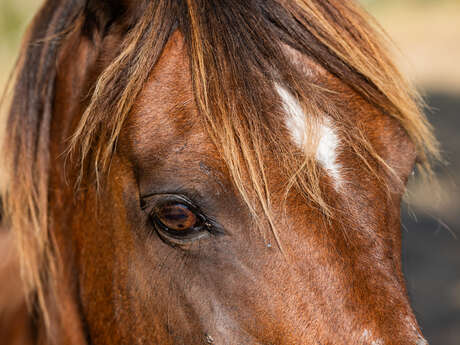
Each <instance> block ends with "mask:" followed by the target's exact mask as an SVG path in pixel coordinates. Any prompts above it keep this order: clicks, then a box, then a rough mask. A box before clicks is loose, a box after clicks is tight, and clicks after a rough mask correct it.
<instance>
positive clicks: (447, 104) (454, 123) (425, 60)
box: [0, 0, 460, 345]
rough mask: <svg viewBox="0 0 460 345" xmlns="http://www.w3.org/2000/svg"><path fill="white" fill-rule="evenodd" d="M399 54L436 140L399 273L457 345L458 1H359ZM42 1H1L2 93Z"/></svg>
mask: <svg viewBox="0 0 460 345" xmlns="http://www.w3.org/2000/svg"><path fill="white" fill-rule="evenodd" d="M361 2H362V3H363V5H364V6H365V7H366V8H367V9H368V10H369V11H370V12H371V13H372V14H373V15H374V16H375V17H377V19H378V21H379V22H380V23H381V24H382V26H383V27H384V29H385V30H386V31H387V32H388V34H389V36H390V37H391V38H392V39H393V41H394V42H395V43H396V45H397V46H398V47H399V48H400V51H399V54H398V55H397V57H398V59H397V60H398V61H397V62H398V64H399V65H400V67H401V69H402V70H403V71H405V73H407V75H409V77H410V78H411V79H412V80H413V81H414V82H415V83H416V84H417V86H418V88H419V90H420V91H421V93H422V94H423V96H424V98H425V100H426V102H427V104H428V106H429V108H428V109H427V115H428V117H429V119H430V121H431V123H432V124H433V126H434V128H435V131H436V135H437V137H438V138H439V140H440V141H441V144H442V150H443V155H444V158H445V160H446V164H445V165H442V166H441V165H439V166H437V168H436V172H437V177H438V184H439V186H434V185H427V184H424V183H422V182H421V180H420V179H418V178H417V176H415V178H413V180H412V181H411V182H410V184H409V192H408V195H407V199H408V201H409V203H408V204H407V205H410V206H407V205H405V206H404V207H403V242H404V248H403V257H404V271H405V274H406V280H407V285H408V290H409V294H410V297H411V301H412V305H413V307H414V309H415V312H416V315H417V317H418V320H419V322H420V325H421V327H422V330H423V332H424V335H425V336H426V338H427V339H428V340H429V342H430V344H431V345H459V344H460V189H459V185H460V140H459V136H460V0H361ZM40 3H41V1H39V0H0V90H3V88H4V85H5V82H6V81H7V79H8V75H9V71H10V70H11V68H12V66H13V64H14V60H15V57H16V55H17V53H18V50H19V45H20V40H21V37H22V35H23V33H24V30H25V27H26V25H27V23H28V22H29V21H30V19H31V17H32V15H33V13H34V11H35V10H36V9H37V7H38V6H39V4H40Z"/></svg>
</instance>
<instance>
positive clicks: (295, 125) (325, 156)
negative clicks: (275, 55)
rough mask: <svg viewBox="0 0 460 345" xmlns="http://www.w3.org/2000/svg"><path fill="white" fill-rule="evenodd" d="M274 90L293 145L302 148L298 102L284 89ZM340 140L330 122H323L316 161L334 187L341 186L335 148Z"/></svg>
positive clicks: (303, 131)
mask: <svg viewBox="0 0 460 345" xmlns="http://www.w3.org/2000/svg"><path fill="white" fill-rule="evenodd" d="M276 90H277V91H278V94H279V95H280V97H281V99H282V101H283V107H284V110H285V111H286V113H287V115H288V116H287V118H286V127H287V129H288V130H289V132H290V133H291V136H292V139H293V140H294V143H295V144H296V145H297V146H299V147H300V148H304V145H305V142H306V138H305V134H306V130H307V128H306V127H307V121H306V114H305V113H304V112H303V109H302V106H301V105H300V103H299V101H298V100H297V99H296V98H295V97H294V96H293V95H292V94H291V93H290V92H289V91H288V90H287V89H285V88H284V87H282V86H280V85H279V84H276ZM339 143H340V140H339V138H338V137H337V135H336V134H335V132H334V130H333V129H332V128H331V126H330V121H328V120H327V119H325V120H324V123H323V124H322V125H321V128H320V139H319V143H318V148H317V151H316V159H317V160H318V161H319V162H320V163H321V165H322V166H323V168H324V169H326V171H327V172H328V173H329V175H330V176H331V177H332V178H333V179H334V182H335V185H336V187H339V186H340V184H341V182H342V181H341V177H340V164H338V163H337V147H338V146H339Z"/></svg>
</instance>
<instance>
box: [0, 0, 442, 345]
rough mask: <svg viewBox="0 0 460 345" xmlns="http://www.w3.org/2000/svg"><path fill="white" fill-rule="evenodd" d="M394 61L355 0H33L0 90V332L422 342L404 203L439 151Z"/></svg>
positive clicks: (95, 340)
mask: <svg viewBox="0 0 460 345" xmlns="http://www.w3.org/2000/svg"><path fill="white" fill-rule="evenodd" d="M393 59H394V58H393V56H392V48H391V45H390V43H389V40H388V39H387V38H386V36H385V33H384V32H383V30H382V29H381V28H380V27H379V26H378V24H377V23H376V22H375V20H374V19H373V18H372V17H371V16H370V15H368V14H367V13H366V12H365V10H363V9H362V8H361V7H360V5H358V4H357V3H355V2H354V1H340V0H245V1H240V0H236V1H235V0H233V1H230V0H131V1H127V0H46V1H45V2H44V4H43V5H42V7H41V9H40V10H39V12H38V13H37V14H36V16H35V18H34V19H33V22H32V24H31V25H30V27H29V29H28V30H27V33H26V36H25V39H24V43H23V46H22V50H21V53H20V56H19V58H18V62H17V64H16V68H15V70H14V73H13V79H12V80H14V81H13V82H12V84H10V88H9V90H10V91H9V93H8V94H10V95H11V97H10V98H8V97H6V98H5V99H10V101H9V102H8V107H9V108H8V109H9V111H8V113H7V115H6V120H5V121H6V122H5V123H6V126H5V128H6V129H5V134H4V143H3V147H2V150H3V151H2V152H3V153H2V159H3V163H2V166H3V170H4V172H5V174H6V182H5V183H4V185H5V188H3V190H2V200H3V205H4V212H3V213H4V214H3V220H2V222H3V229H4V230H2V231H4V233H5V234H7V235H5V238H8V242H6V243H8V245H7V247H9V248H12V249H11V250H12V251H13V255H12V259H11V262H12V264H11V265H12V266H11V267H14V269H11V267H10V269H11V271H10V272H13V273H14V275H15V279H14V284H16V285H15V286H16V287H15V288H14V289H9V290H8V291H9V292H8V293H9V294H10V296H13V295H14V296H15V297H14V298H12V297H11V298H9V299H8V298H3V299H2V300H1V301H2V304H8V302H11V303H10V307H11V306H12V307H11V308H10V310H12V311H11V312H10V313H2V329H3V330H4V331H3V334H6V333H5V330H12V329H14V330H18V329H19V330H22V331H15V332H13V331H11V332H9V333H8V336H10V337H11V338H9V339H8V338H7V336H6V335H4V336H2V342H3V341H5V342H3V343H6V344H12V343H14V341H16V342H18V341H19V342H24V343H26V341H28V342H29V343H30V344H76V345H83V344H85V345H90V344H94V345H96V344H161V345H167V344H171V345H172V344H207V345H225V344H226V345H239V344H254V345H256V344H264V345H268V344H271V345H275V344H276V345H282V344H290V345H292V344H305V345H314V344H322V345H325V344H350V345H351V344H359V345H391V344H399V345H402V344H407V345H426V344H427V342H426V340H425V338H424V337H423V336H422V333H421V330H420V327H419V326H418V324H417V321H416V318H415V316H414V312H413V311H412V309H411V306H410V302H409V298H408V295H407V291H406V288H405V282H404V277H403V274H402V271H401V231H400V228H401V225H400V205H401V202H402V197H403V195H404V191H405V185H406V182H407V180H408V177H409V176H410V174H411V172H412V171H413V169H414V166H415V165H416V164H418V166H419V167H420V169H421V170H422V171H425V173H426V175H430V172H431V168H430V162H432V161H433V160H434V159H437V158H438V157H439V153H438V152H439V151H438V146H437V142H436V139H435V137H434V135H433V133H432V130H431V127H430V125H429V123H428V122H427V120H426V118H425V117H424V115H423V112H422V103H421V99H420V97H419V96H418V94H417V92H416V91H415V89H414V87H413V86H412V85H411V84H410V83H409V82H408V81H407V80H406V78H405V77H404V76H403V75H402V74H401V73H400V72H399V71H398V69H397V67H396V66H395V64H394V62H393ZM5 103H6V101H5V102H4V104H5ZM11 280H13V278H11ZM5 282H6V281H5V280H2V285H3V284H5ZM18 282H19V283H18ZM6 285H7V284H5V285H4V287H5V286H6ZM19 286H22V288H19ZM2 290H5V289H4V288H2ZM12 300H14V301H12ZM3 309H4V305H2V310H3ZM7 316H11V317H7ZM13 326H14V328H12V327H13ZM15 337H16V338H15ZM18 337H22V338H18ZM18 339H21V340H18Z"/></svg>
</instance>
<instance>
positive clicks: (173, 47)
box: [126, 32, 212, 158]
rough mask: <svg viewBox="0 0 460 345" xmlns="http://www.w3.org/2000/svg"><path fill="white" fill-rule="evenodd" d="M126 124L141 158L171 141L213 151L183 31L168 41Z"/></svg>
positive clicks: (136, 152) (158, 150)
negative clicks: (195, 95)
mask: <svg viewBox="0 0 460 345" xmlns="http://www.w3.org/2000/svg"><path fill="white" fill-rule="evenodd" d="M126 127H127V132H128V137H129V141H130V146H131V147H132V149H133V150H134V152H135V154H136V155H138V156H140V157H141V158H142V156H145V155H151V154H153V153H155V154H157V153H158V152H161V151H163V147H164V146H165V145H168V144H170V145H176V144H177V145H179V146H183V145H184V144H187V147H188V148H194V149H195V151H200V152H209V151H210V146H211V145H212V143H211V141H210V139H209V138H208V136H207V135H206V131H205V129H204V126H203V124H202V122H201V120H200V117H199V114H198V110H197V108H196V105H195V101H194V93H193V89H192V82H191V75H190V68H189V59H188V56H187V51H186V47H185V45H184V41H183V37H182V35H181V34H180V33H178V32H175V33H174V34H173V35H172V36H171V38H170V40H169V41H168V43H167V44H166V47H165V49H164V51H163V53H162V55H161V57H160V59H159V61H158V63H157V64H156V66H155V67H154V69H153V70H152V72H151V73H150V76H149V78H148V80H147V82H146V83H145V85H144V87H143V89H142V91H141V93H140V94H139V96H138V98H137V99H136V102H135V104H134V106H133V110H132V111H131V113H130V116H129V118H128V123H127V126H126Z"/></svg>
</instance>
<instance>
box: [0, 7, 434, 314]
mask: <svg viewBox="0 0 460 345" xmlns="http://www.w3.org/2000/svg"><path fill="white" fill-rule="evenodd" d="M86 5H87V4H86V1H84V0H73V1H59V0H49V1H47V2H46V3H45V4H44V6H43V8H42V9H41V11H40V12H39V13H38V14H37V16H36V17H35V20H34V22H33V24H32V25H31V27H30V28H29V31H28V35H27V38H26V40H25V43H24V45H23V49H22V53H21V56H20V58H19V62H18V67H17V73H16V74H17V76H16V81H15V85H14V87H13V99H12V103H11V110H10V112H9V115H8V119H7V129H6V136H5V143H4V148H3V152H4V153H3V155H4V156H5V158H6V163H5V164H4V165H3V166H4V167H5V168H4V169H6V171H7V174H8V178H9V180H8V187H7V189H6V190H5V191H3V199H4V200H5V212H6V221H7V222H9V225H10V226H11V228H12V229H13V231H14V233H15V235H16V239H17V243H18V246H19V251H20V254H21V259H22V260H21V261H22V272H23V276H24V280H25V283H26V286H27V291H29V292H32V291H35V292H36V294H37V296H38V300H39V304H40V306H41V309H42V312H43V315H44V316H45V321H46V320H47V312H46V306H45V302H44V301H45V294H46V295H53V293H54V290H53V283H52V282H53V279H52V277H53V276H54V275H55V274H57V270H58V268H57V267H56V265H55V264H54V263H55V255H56V252H55V250H54V247H53V235H52V234H51V233H49V232H48V222H49V219H48V214H47V212H48V211H47V209H48V205H47V201H48V199H47V195H48V177H49V176H48V167H49V165H50V164H52V162H49V131H50V122H51V120H52V111H51V110H52V109H51V102H52V97H53V93H54V89H53V87H54V78H55V75H56V67H55V61H56V59H57V56H58V54H59V48H60V46H61V43H62V42H64V41H65V38H66V34H67V33H68V32H71V31H73V30H84V28H85V25H86V24H87V17H86V16H87V12H86V9H87V8H88V7H87V6H86ZM136 14H137V15H133V17H132V23H129V25H127V27H128V28H129V30H128V31H127V33H126V38H125V40H124V42H123V44H122V45H121V47H120V51H119V53H118V56H117V57H116V58H115V59H114V60H113V61H112V62H111V63H110V64H109V66H108V67H107V68H106V69H105V70H104V71H103V73H102V74H101V75H100V77H99V78H98V80H97V82H96V84H95V86H94V88H93V92H92V94H91V95H89V96H90V100H89V102H88V107H87V110H86V112H85V113H84V115H83V117H82V119H81V121H80V123H79V125H78V128H77V131H76V132H75V135H74V136H73V137H72V138H71V140H70V143H69V145H70V146H69V151H68V152H69V153H70V156H69V158H68V162H69V163H68V164H69V167H72V166H74V165H77V166H78V168H79V171H80V172H79V179H80V181H81V180H82V179H85V178H90V177H91V176H95V177H96V179H97V180H98V181H99V183H103V178H104V175H105V173H106V172H107V169H108V168H109V166H110V159H111V157H112V154H113V152H114V150H116V146H117V138H118V137H119V135H120V132H121V131H122V128H123V124H124V121H125V119H126V118H127V116H128V114H129V112H130V109H131V108H132V106H133V103H134V101H135V99H136V96H137V95H138V93H139V92H140V90H141V88H142V86H143V84H144V82H145V81H146V79H147V77H148V75H149V72H150V71H151V70H152V68H153V67H154V66H155V64H156V62H157V60H158V59H159V56H160V54H161V53H162V51H163V48H164V46H165V44H166V42H167V41H168V38H169V37H170V35H171V33H172V32H173V31H174V30H176V29H178V30H180V31H181V32H182V33H183V35H184V37H185V42H186V45H187V47H188V54H189V58H190V61H191V73H192V79H193V80H192V83H193V88H194V92H195V101H196V104H197V106H198V109H199V111H200V114H201V116H202V119H203V121H204V123H205V124H206V127H207V129H208V131H209V134H210V136H211V138H212V139H213V141H214V143H215V144H216V146H217V148H218V150H219V152H220V154H221V155H222V157H223V159H224V160H225V162H226V164H227V167H228V169H229V171H230V173H231V176H232V178H233V182H234V184H235V185H236V187H237V189H238V190H239V192H240V193H241V195H242V197H243V198H244V200H245V202H246V203H247V205H248V206H249V208H250V209H251V210H254V209H255V208H256V207H261V208H262V209H263V210H264V213H265V216H266V219H264V220H260V219H259V220H258V221H268V222H271V219H272V218H273V215H272V213H271V207H270V195H269V192H268V188H267V185H268V182H267V180H266V177H265V174H264V171H265V165H266V164H265V162H264V157H265V156H264V152H266V150H272V151H273V152H274V154H275V156H277V157H279V161H280V162H283V164H284V170H285V177H286V186H284V187H285V188H286V190H288V189H290V188H294V189H295V190H296V191H297V192H298V193H299V194H301V195H302V196H303V197H304V199H305V201H306V202H307V203H310V204H311V205H312V206H314V207H317V208H318V209H320V210H322V211H323V214H324V216H325V217H326V218H327V217H331V216H333V212H332V211H331V209H330V207H329V205H328V202H327V201H326V199H325V198H324V195H323V192H322V190H323V188H322V186H321V185H320V183H319V181H320V179H319V177H320V175H321V169H322V168H321V166H320V165H319V164H318V162H317V160H316V159H315V155H314V153H315V152H316V149H315V148H316V145H317V143H318V133H317V132H318V131H317V130H318V128H319V124H320V122H319V119H320V118H323V117H324V116H327V117H329V118H331V120H333V121H334V125H335V126H336V130H337V131H338V132H340V134H341V135H342V137H343V140H346V141H347V143H348V144H349V145H350V146H351V147H352V148H353V149H354V150H355V152H356V154H357V155H359V156H360V157H361V158H362V160H363V162H364V163H366V162H369V161H370V160H372V161H377V162H378V163H379V164H381V165H382V171H387V172H388V173H391V171H388V169H389V168H388V167H385V162H384V161H383V160H382V159H381V158H380V157H379V156H378V154H377V153H376V152H375V150H374V149H373V148H372V146H371V145H370V143H369V141H368V140H367V139H366V137H365V136H364V135H363V134H362V131H361V130H360V127H359V125H358V126H357V125H356V124H355V123H349V121H348V120H347V119H346V118H342V117H341V113H340V110H339V109H335V108H334V107H333V106H331V105H330V103H329V102H328V99H329V98H330V97H333V96H334V95H333V93H332V92H331V91H328V90H326V89H324V88H323V87H322V85H315V84H312V83H311V82H309V81H307V79H306V78H305V77H304V76H303V74H302V73H301V71H299V70H298V69H297V68H296V67H295V66H294V65H293V64H292V63H291V60H290V58H289V57H287V56H286V54H285V53H284V52H285V50H284V49H283V46H290V47H292V48H295V49H296V50H298V51H300V52H301V53H303V54H305V55H306V56H308V57H310V58H311V59H312V61H314V62H315V63H316V64H318V65H319V66H322V68H324V69H325V70H327V71H328V72H329V73H331V74H332V75H334V76H336V77H337V78H338V79H339V80H341V81H342V82H343V83H345V84H346V85H348V86H349V87H350V88H352V89H353V90H355V91H356V92H357V93H358V94H359V95H361V97H363V98H364V99H365V100H366V101H367V102H369V103H371V104H373V105H374V106H375V107H377V108H379V109H381V111H383V112H384V113H386V114H388V115H389V116H392V117H394V118H396V119H397V120H398V121H400V123H401V125H402V127H403V128H404V129H405V130H406V132H407V134H408V135H409V137H410V138H411V140H412V141H413V143H414V144H415V146H416V149H417V153H418V159H419V162H421V164H422V166H423V167H424V168H425V170H426V171H428V172H429V171H430V167H429V163H428V160H429V158H430V157H435V158H436V157H438V150H437V142H436V140H435V139H434V137H433V135H432V132H431V129H430V126H429V125H428V124H427V122H426V120H425V117H424V116H423V115H422V113H421V112H420V108H419V106H418V102H419V98H418V95H417V93H416V91H415V90H414V88H413V87H412V86H410V85H409V84H408V83H407V82H406V81H405V79H404V78H403V77H402V76H401V75H400V73H399V72H398V71H397V69H396V68H395V66H394V65H393V63H392V62H391V58H390V55H389V53H388V50H387V46H388V42H387V40H386V39H385V38H384V35H383V34H382V33H381V30H380V29H379V28H378V27H377V25H376V24H375V22H374V21H373V19H372V18H370V17H369V16H368V15H367V14H366V13H365V12H364V11H363V10H362V9H361V8H360V7H359V6H358V5H357V4H355V3H354V2H353V1H342V0H329V1H327V0H292V1H288V0H252V1H249V0H247V1H230V0H227V1H225V0H221V1H217V0H215V1H212V0H182V1H177V0H174V1H173V0H171V1H166V0H165V1H148V2H147V1H146V2H145V4H144V7H143V8H141V9H140V10H139V11H137V12H136ZM98 24H99V25H100V26H101V27H103V26H104V25H106V24H107V23H104V22H102V23H98ZM95 39H97V37H96V38H95ZM77 68H78V67H77ZM275 83H278V84H280V85H282V86H283V87H284V88H286V89H287V90H289V92H290V93H291V94H292V95H293V96H294V97H295V98H296V99H298V100H299V102H300V104H301V105H302V107H303V108H304V113H305V114H308V115H309V117H308V118H307V119H306V123H307V128H306V130H307V133H306V135H305V137H306V138H308V139H309V140H310V142H309V143H308V144H309V146H310V147H311V150H309V151H308V150H307V154H306V155H304V154H302V155H299V154H298V152H297V149H296V148H295V147H294V146H293V145H292V144H291V143H290V142H289V141H288V138H284V137H282V136H280V135H279V131H278V127H277V126H276V124H277V121H276V119H277V118H278V117H281V116H285V115H284V114H283V113H282V111H281V109H282V107H281V103H282V101H281V99H279V103H280V107H279V109H274V111H273V112H271V113H272V114H273V118H264V117H263V116H261V114H264V113H266V112H261V109H267V107H268V106H269V105H268V104H267V102H266V100H267V99H272V100H273V99H276V98H279V97H278V96H277V95H276V90H275V89H274V87H273V85H274V84H275ZM366 165H367V166H369V167H370V166H371V165H370V164H366ZM377 173H378V172H375V174H377ZM243 175H245V176H247V175H248V176H250V183H249V184H248V183H245V182H244V180H243ZM254 214H255V213H254ZM272 230H273V232H274V233H275V234H276V229H275V228H273V229H272ZM279 245H280V246H281V247H282V243H280V244H279Z"/></svg>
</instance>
